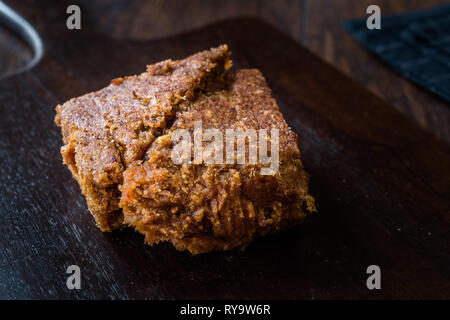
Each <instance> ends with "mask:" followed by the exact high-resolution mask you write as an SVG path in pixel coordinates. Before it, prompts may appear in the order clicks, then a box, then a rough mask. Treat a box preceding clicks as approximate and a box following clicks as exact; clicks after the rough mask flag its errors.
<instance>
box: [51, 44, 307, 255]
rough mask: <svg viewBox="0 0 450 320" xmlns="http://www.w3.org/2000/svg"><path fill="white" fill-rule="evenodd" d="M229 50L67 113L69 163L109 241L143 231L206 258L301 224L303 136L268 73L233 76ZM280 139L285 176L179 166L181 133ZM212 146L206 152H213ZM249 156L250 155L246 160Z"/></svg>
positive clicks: (155, 73) (78, 102) (113, 89)
mask: <svg viewBox="0 0 450 320" xmlns="http://www.w3.org/2000/svg"><path fill="white" fill-rule="evenodd" d="M230 66H231V63H230V61H229V52H228V48H227V47H226V46H221V47H219V48H215V49H211V50H209V51H204V52H200V53H198V54H195V55H193V56H190V57H188V58H186V59H184V60H179V61H174V62H172V61H170V60H168V61H164V62H160V63H157V64H155V65H152V66H149V67H148V69H147V72H145V73H143V74H141V75H139V76H134V77H128V78H125V79H118V80H114V81H113V82H112V84H111V85H110V86H108V87H106V88H105V89H102V90H100V91H97V92H94V93H90V94H87V95H84V96H82V97H79V98H75V99H72V100H70V101H68V102H66V103H65V104H64V105H59V106H58V107H57V116H56V123H57V124H58V125H59V126H61V128H62V132H63V140H64V143H65V146H63V147H62V149H61V154H62V155H63V159H64V163H66V164H67V165H68V166H69V168H70V169H71V171H72V174H73V175H74V177H75V178H76V179H77V181H78V182H79V184H80V186H81V189H82V191H83V194H84V195H85V196H86V199H87V202H88V206H89V210H90V211H91V213H92V214H93V216H94V218H95V220H96V222H97V224H98V225H99V227H100V228H101V229H102V230H104V231H109V230H112V229H116V228H120V227H122V226H124V225H130V226H133V227H135V228H136V229H137V230H138V231H139V232H141V233H143V234H144V235H145V239H146V242H147V243H148V244H154V243H157V242H160V241H170V242H172V244H173V245H174V246H175V247H176V248H177V249H179V250H189V251H190V252H191V253H194V254H195V253H203V252H209V251H213V250H229V249H235V248H241V249H243V248H245V247H246V246H247V245H248V244H249V243H250V242H251V241H252V240H253V239H254V237H255V236H261V235H265V234H268V233H272V232H275V231H278V230H281V229H284V228H286V227H288V226H292V225H295V224H297V223H299V222H301V221H302V220H303V219H304V218H305V216H306V214H305V212H304V210H303V208H304V207H305V206H306V207H307V209H308V210H309V211H314V210H315V208H314V199H313V198H312V197H311V196H310V195H308V175H307V174H306V173H305V171H304V170H303V166H302V163H301V160H300V151H299V149H298V146H297V136H296V134H295V133H294V132H292V131H291V130H290V129H289V127H288V126H287V124H286V122H285V121H284V119H283V116H282V114H281V113H280V111H279V109H278V106H277V104H276V102H275V100H274V99H273V98H272V96H271V92H270V89H269V88H268V86H267V84H266V82H265V80H264V77H263V76H262V74H261V73H260V72H259V71H258V70H254V69H247V70H238V71H233V72H226V70H227V69H228V68H229V67H230ZM199 120H201V121H202V127H203V130H206V129H208V128H214V129H219V130H220V132H221V133H223V136H225V130H226V129H249V128H251V129H255V130H259V129H267V131H268V132H269V133H270V129H271V128H277V129H278V130H279V141H280V143H279V146H280V148H279V160H280V161H279V169H278V171H277V173H276V174H274V175H261V174H260V169H261V167H262V166H264V165H261V164H260V163H257V164H206V163H204V162H202V163H198V164H197V163H189V164H188V163H185V164H175V163H174V162H173V161H172V158H171V152H172V150H173V148H174V142H173V141H172V139H171V138H172V135H173V133H174V130H177V129H187V130H189V132H191V133H192V131H193V128H194V123H195V122H196V121H199ZM204 147H205V145H203V148H204ZM246 152H247V156H248V150H246Z"/></svg>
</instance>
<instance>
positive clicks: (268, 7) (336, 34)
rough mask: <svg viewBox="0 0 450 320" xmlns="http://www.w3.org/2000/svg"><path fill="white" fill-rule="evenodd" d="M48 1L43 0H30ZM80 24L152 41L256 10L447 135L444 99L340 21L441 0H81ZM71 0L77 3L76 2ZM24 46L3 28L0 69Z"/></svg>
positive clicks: (15, 62)
mask: <svg viewBox="0 0 450 320" xmlns="http://www.w3.org/2000/svg"><path fill="white" fill-rule="evenodd" d="M21 2H25V3H26V2H28V3H29V5H30V6H33V5H35V6H36V5H40V6H45V2H46V1H27V0H21ZM75 2H76V3H79V4H80V6H81V9H82V28H90V29H92V30H95V31H98V32H100V33H104V34H108V35H111V36H113V37H116V38H120V39H140V40H149V39H155V38H161V37H165V36H168V35H173V34H177V33H182V32H184V31H188V30H192V29H194V28H197V27H200V26H204V25H206V24H209V23H213V22H215V21H218V20H223V19H227V18H230V17H236V16H242V15H246V16H256V17H260V18H262V19H263V20H265V21H267V22H269V23H270V24H272V25H274V26H276V27H277V28H278V29H280V30H281V31H283V32H285V33H287V34H289V35H290V36H291V37H292V38H294V39H295V41H297V42H299V43H302V44H303V45H304V46H306V47H307V48H308V49H310V50H311V51H313V52H314V53H316V54H318V55H319V56H320V57H322V58H323V59H325V60H326V61H327V62H329V63H331V64H333V65H334V66H336V67H337V68H339V69H340V70H341V71H343V72H344V73H345V74H347V75H349V76H350V77H352V78H354V79H356V80H357V81H358V82H360V83H361V84H363V85H364V86H365V87H366V88H368V89H369V90H370V91H371V92H372V93H374V94H375V95H377V96H379V97H381V98H383V99H384V100H386V101H387V102H389V103H390V104H391V105H393V106H394V107H395V108H397V109H398V110H400V111H401V112H403V113H404V114H406V115H407V116H408V117H410V118H411V119H414V120H415V121H417V122H418V123H419V124H420V125H421V126H422V127H425V128H426V129H427V130H429V131H431V132H432V133H434V134H435V135H436V136H438V137H440V138H441V139H443V140H445V141H446V142H447V143H449V142H450V109H449V107H448V104H447V103H446V102H444V101H442V100H441V99H439V98H437V97H435V96H433V95H432V94H430V93H428V92H426V91H425V90H423V89H421V88H419V87H417V86H416V85H414V84H412V83H410V82H408V81H407V80H406V79H404V78H402V77H401V76H399V75H398V74H396V73H395V72H393V71H392V70H391V69H389V68H388V67H387V66H386V65H384V64H383V63H382V62H380V61H378V60H377V58H376V57H374V56H373V55H372V54H370V53H369V52H367V51H366V50H364V49H363V48H362V47H361V46H360V45H359V44H358V43H357V41H355V40H354V39H353V38H352V37H351V36H350V34H349V33H347V32H346V31H345V30H344V29H343V28H342V22H343V21H345V20H348V19H354V18H362V17H365V16H366V15H367V14H366V8H367V6H369V5H370V4H377V5H378V6H380V8H381V14H382V15H383V14H390V13H403V12H407V11H411V10H420V9H426V8H430V7H433V6H437V5H440V4H444V3H448V1H445V0H375V1H374V0H277V1H272V0H227V1H207V0H148V1H145V0H131V1H129V0H82V1H75ZM75 2H74V3H75ZM30 56H31V55H30V52H29V50H28V49H27V47H26V46H25V45H24V44H23V43H21V42H20V41H18V40H17V39H15V38H14V37H13V36H11V35H10V34H9V33H8V32H7V31H5V30H4V29H2V28H1V27H0V74H4V73H6V72H11V71H13V70H14V69H15V68H17V66H19V65H21V64H24V63H26V61H27V60H28V59H29V58H30Z"/></svg>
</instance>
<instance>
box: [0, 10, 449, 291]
mask: <svg viewBox="0 0 450 320" xmlns="http://www.w3.org/2000/svg"><path fill="white" fill-rule="evenodd" d="M58 3H61V2H58ZM11 5H13V6H14V5H15V7H16V8H17V9H19V10H20V11H21V12H23V14H24V15H25V16H26V17H27V18H28V19H29V20H30V21H31V22H32V23H33V24H34V25H35V26H36V28H37V29H38V31H39V32H40V33H41V34H43V35H44V42H45V47H46V55H45V56H44V58H43V60H42V61H41V63H40V64H39V65H38V66H36V67H35V68H33V69H32V70H30V71H28V72H26V73H23V74H20V75H16V76H13V77H10V78H8V79H6V80H1V81H0V135H1V136H2V139H0V161H1V163H2V166H1V167H0V243H1V244H2V245H1V246H0V297H1V298H76V299H90V298H107V299H109V298H116V299H127V298H141V299H177V298H198V299H202V298H203V299H215V298H216V299H217V298H220V299H233V298H234V299H239V298H244V299H256V298H259V299H283V298H284V299H301V298H304V299H325V298H343V299H355V298H368V299H373V298H388V299H389V298H416V299H418V298H438V299H449V298H450V296H449V292H450V270H449V268H448V266H449V265H450V257H449V255H448V252H449V251H450V236H449V234H450V233H449V224H450V212H449V208H450V197H449V194H450V173H449V171H448V167H449V164H450V149H449V147H448V145H447V144H445V143H443V142H442V141H440V140H438V139H436V138H435V137H434V136H433V135H432V134H430V133H428V132H427V131H425V130H423V129H422V128H421V127H420V126H418V125H417V124H415V123H414V122H412V121H410V120H408V119H406V118H405V117H404V116H403V115H401V114H400V113H399V112H398V111H396V110H395V109H394V108H393V107H391V106H390V105H389V104H387V103H385V102H384V101H383V100H381V99H380V98H378V97H376V96H374V95H373V94H371V93H370V92H369V91H367V90H365V89H364V88H363V87H362V86H360V85H359V84H357V83H356V82H355V81H352V80H350V79H349V78H348V77H346V76H345V75H343V74H342V73H340V72H339V71H337V70H336V69H335V68H333V67H332V66H330V65H328V64H326V63H324V62H323V61H322V60H321V59H320V58H318V57H317V56H315V55H313V54H312V53H311V52H310V51H308V50H306V49H304V48H303V47H301V46H300V45H299V44H298V43H296V42H294V41H292V39H290V38H289V37H287V36H285V35H283V34H282V33H280V32H278V31H276V30H275V29H273V28H272V27H270V26H269V25H267V24H265V23H263V22H261V21H260V20H255V19H250V18H247V19H235V20H229V21H225V22H222V23H219V24H216V25H212V26H209V27H207V28H204V29H200V30H197V31H194V32H190V33H188V34H185V35H180V36H176V37H172V38H168V39H161V40H153V41H145V42H142V41H130V40H121V41H119V40H114V39H112V38H109V37H106V36H101V35H98V34H93V33H91V32H89V30H82V31H76V32H74V31H68V30H67V29H66V28H65V16H64V15H61V14H59V13H58V12H59V11H58V10H46V8H44V7H41V8H40V10H38V8H30V7H27V6H25V5H21V4H19V3H15V4H11ZM54 5H56V4H54ZM61 5H64V3H61ZM68 39H70V41H68ZM220 43H228V44H229V45H230V47H231V49H232V51H233V61H234V63H235V66H236V68H242V67H256V68H259V69H260V70H261V71H262V72H263V73H264V75H265V76H266V77H267V80H268V82H269V85H270V86H271V88H272V89H273V93H274V95H275V97H276V99H277V101H278V102H279V105H280V108H281V111H282V112H283V114H284V116H285V117H286V120H287V122H288V123H289V125H290V126H292V128H293V129H294V130H295V131H296V132H298V134H299V140H300V148H301V150H302V159H303V162H304V165H305V168H306V170H307V171H308V172H309V173H310V174H311V193H312V194H313V195H314V196H315V197H316V198H317V203H318V208H319V213H317V214H314V215H311V216H310V217H309V218H308V219H307V221H306V222H305V223H304V224H302V225H300V226H298V227H296V228H294V229H291V230H288V231H286V232H283V233H280V234H277V235H274V236H271V237H266V238H262V239H259V240H257V241H255V242H254V243H253V244H252V245H251V246H250V247H249V248H248V249H247V250H246V251H244V252H225V253H223V252H218V253H213V254H206V255H199V256H191V255H190V254H188V253H185V252H177V251H175V250H174V249H173V248H172V247H171V246H170V245H168V244H162V245H157V246H154V247H148V246H146V245H144V243H143V238H142V236H140V235H138V234H137V233H135V232H133V231H132V230H125V231H120V232H113V233H102V232H100V231H99V230H98V229H97V228H96V226H95V225H94V223H93V220H92V218H91V216H90V214H89V213H88V211H87V208H86V205H85V201H84V199H83V197H82V195H81V194H80V191H79V188H78V185H77V184H76V182H75V181H74V180H73V179H72V177H71V175H70V173H69V171H68V170H67V169H66V168H65V167H64V166H63V165H62V161H61V157H60V155H59V147H60V146H61V135H60V132H59V130H58V128H57V127H56V125H55V124H54V123H53V118H54V115H55V112H54V107H55V105H56V104H57V103H61V102H64V101H65V100H67V99H69V98H71V97H74V96H78V95H80V94H83V93H86V92H88V91H92V90H96V89H99V88H101V87H103V86H105V85H107V84H108V83H109V80H110V79H112V78H115V77H118V76H122V75H129V74H135V73H138V72H141V71H142V70H144V68H145V65H146V64H149V63H153V62H156V61H159V60H162V59H165V58H167V57H171V58H180V57H184V56H186V55H188V54H191V53H193V52H196V51H199V50H201V49H205V48H208V47H211V46H215V45H218V44H220ZM280 48H281V49H282V50H280ZM71 264H77V265H79V266H80V267H81V271H82V289H81V290H77V291H70V290H68V289H67V287H66V285H65V281H66V277H67V275H66V274H65V270H66V268H67V266H69V265H71ZM371 264H377V265H379V266H380V267H381V270H382V290H378V291H369V290H368V289H367V288H366V279H367V274H366V268H367V266H368V265H371Z"/></svg>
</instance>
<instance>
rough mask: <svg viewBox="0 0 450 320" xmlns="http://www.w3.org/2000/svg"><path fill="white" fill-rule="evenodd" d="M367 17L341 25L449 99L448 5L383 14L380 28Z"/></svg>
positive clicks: (402, 71)
mask: <svg viewBox="0 0 450 320" xmlns="http://www.w3.org/2000/svg"><path fill="white" fill-rule="evenodd" d="M366 19H367V18H365V19H358V20H351V21H347V22H345V23H344V27H345V28H346V29H347V30H348V31H349V32H350V33H352V35H353V36H354V37H355V38H356V39H357V40H358V41H360V42H361V43H362V45H363V46H365V47H366V48H367V49H369V50H370V51H372V52H373V53H375V54H376V55H377V56H378V57H379V58H380V59H381V60H383V61H385V62H387V63H388V64H389V65H390V66H391V67H392V68H394V69H395V70H396V71H397V72H399V73H400V74H402V75H403V76H404V77H406V78H408V79H409V80H411V81H413V82H415V83H417V84H419V85H421V86H422V87H424V88H426V89H427V90H429V91H431V92H433V93H435V94H437V95H438V96H440V97H442V98H444V99H445V100H447V101H449V102H450V5H444V6H440V7H436V8H433V9H429V10H424V11H416V12H412V13H406V14H400V15H383V9H382V8H381V29H379V30H378V29H373V30H369V29H368V28H367V26H366Z"/></svg>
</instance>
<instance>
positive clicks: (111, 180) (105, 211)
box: [55, 46, 231, 231]
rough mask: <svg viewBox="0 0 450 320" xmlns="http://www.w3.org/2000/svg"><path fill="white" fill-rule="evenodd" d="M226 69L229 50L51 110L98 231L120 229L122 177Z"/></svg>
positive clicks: (155, 68)
mask: <svg viewBox="0 0 450 320" xmlns="http://www.w3.org/2000/svg"><path fill="white" fill-rule="evenodd" d="M230 66H231V63H230V60H229V52H228V48H227V46H221V47H218V48H214V49H211V50H208V51H203V52H200V53H197V54H194V55H192V56H190V57H188V58H186V59H183V60H178V61H171V60H166V61H162V62H160V63H156V64H154V65H150V66H148V67H147V71H146V72H144V73H142V74H140V75H137V76H130V77H126V78H119V79H115V80H113V81H112V82H111V84H110V85H109V86H107V87H106V88H104V89H102V90H99V91H96V92H92V93H88V94H86V95H84V96H81V97H78V98H74V99H71V100H69V101H67V102H66V103H64V104H62V105H58V106H57V107H56V112H57V114H56V118H55V122H56V124H57V125H58V126H60V127H61V130H62V135H63V142H64V146H63V147H62V148H61V155H62V157H63V161H64V163H65V164H66V165H67V166H68V167H69V169H70V170H71V172H72V175H73V176H74V178H75V179H76V180H77V181H78V183H79V185H80V188H81V190H82V192H83V194H84V196H85V197H86V201H87V204H88V208H89V210H90V212H91V213H92V215H93V217H94V218H95V221H96V223H97V225H98V226H99V227H100V229H101V230H102V231H111V230H113V229H117V228H121V227H122V226H123V214H122V210H121V209H120V207H119V201H120V197H121V185H122V182H123V172H124V171H125V170H126V169H127V168H128V166H130V164H131V163H133V162H134V161H136V160H141V159H142V158H143V156H144V154H145V152H146V151H147V149H148V148H149V147H150V146H151V145H152V143H153V141H154V140H155V138H156V137H158V136H159V135H160V134H162V132H164V130H166V128H167V127H170V126H171V123H172V121H173V120H174V116H175V114H176V112H177V111H178V107H179V105H180V103H181V102H185V101H190V100H193V99H194V98H195V96H196V94H197V93H198V92H199V91H201V90H202V89H204V88H205V87H208V86H209V85H210V83H213V82H214V81H215V80H216V78H218V77H221V76H222V75H223V73H224V71H225V70H226V69H228V68H229V67H230Z"/></svg>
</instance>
